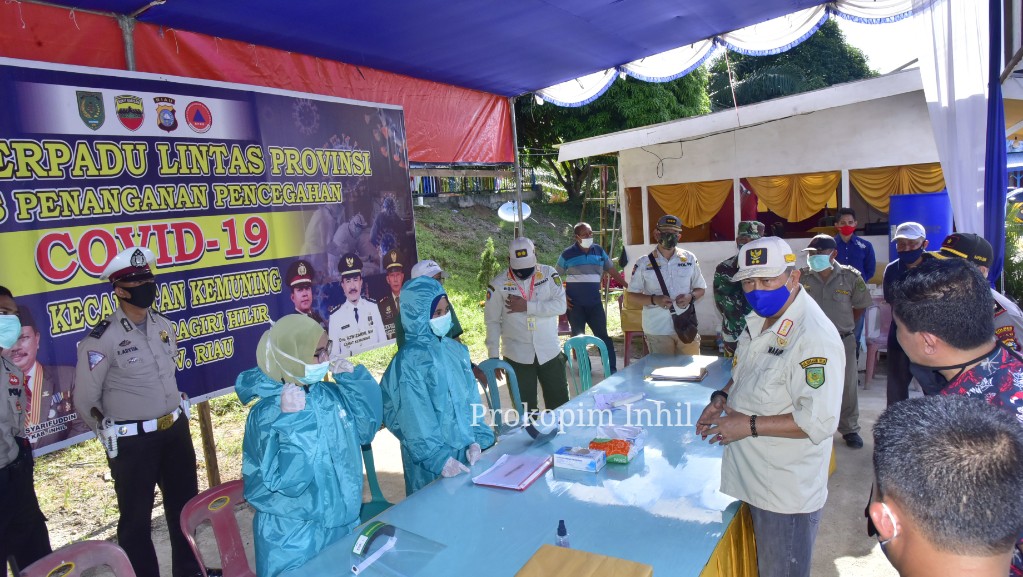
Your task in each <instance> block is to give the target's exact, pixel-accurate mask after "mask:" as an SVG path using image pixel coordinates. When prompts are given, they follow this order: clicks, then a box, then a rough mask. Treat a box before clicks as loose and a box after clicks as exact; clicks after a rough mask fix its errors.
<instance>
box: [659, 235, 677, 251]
mask: <svg viewBox="0 0 1023 577" xmlns="http://www.w3.org/2000/svg"><path fill="white" fill-rule="evenodd" d="M677 244H678V235H677V234H675V233H673V232H662V233H661V241H660V245H661V246H663V247H664V248H668V249H671V248H675V245H677Z"/></svg>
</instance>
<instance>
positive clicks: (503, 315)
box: [483, 237, 568, 411]
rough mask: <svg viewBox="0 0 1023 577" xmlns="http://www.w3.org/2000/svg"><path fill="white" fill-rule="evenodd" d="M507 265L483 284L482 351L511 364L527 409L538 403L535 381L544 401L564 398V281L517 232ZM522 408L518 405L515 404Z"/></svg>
mask: <svg viewBox="0 0 1023 577" xmlns="http://www.w3.org/2000/svg"><path fill="white" fill-rule="evenodd" d="M508 256H509V266H508V270H506V271H504V272H502V273H501V274H500V275H498V276H497V278H495V279H494V280H492V281H490V286H488V287H487V304H486V307H485V308H484V312H483V317H484V320H485V321H486V324H487V351H489V354H490V357H491V358H498V357H499V354H500V351H501V346H500V345H501V344H502V342H503V344H504V360H505V361H507V362H508V364H510V365H511V366H512V368H513V369H515V377H516V379H517V380H518V383H519V396H520V397H521V399H522V403H523V404H524V405H526V409H527V410H529V411H535V410H537V408H538V404H537V396H536V382H537V379H539V381H540V386H541V387H542V388H543V400H544V407H545V408H547V409H554V408H557V407H559V406H561V405H563V404H564V403H566V402H568V381H567V380H566V378H565V355H564V353H562V352H561V344H560V343H559V342H558V316H559V315H561V314H563V313H564V312H565V308H566V302H565V287H564V286H562V283H561V277H560V276H559V275H558V271H556V270H554V267H551V266H547V265H543V264H537V262H536V249H535V248H534V247H533V242H532V241H531V240H529V239H528V238H525V237H519V238H516V239H515V240H513V241H512V242H511V247H510V248H509V255H508ZM516 409H517V410H521V409H522V407H516Z"/></svg>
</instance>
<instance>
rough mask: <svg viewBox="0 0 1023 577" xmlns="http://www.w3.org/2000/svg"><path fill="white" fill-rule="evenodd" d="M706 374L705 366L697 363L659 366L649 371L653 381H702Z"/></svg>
mask: <svg viewBox="0 0 1023 577" xmlns="http://www.w3.org/2000/svg"><path fill="white" fill-rule="evenodd" d="M706 376H707V367H702V366H700V365H697V364H691V365H686V366H684V367H661V368H659V369H654V371H653V372H652V373H650V378H651V379H653V380H655V381H683V382H696V381H702V380H703V378H704V377H706Z"/></svg>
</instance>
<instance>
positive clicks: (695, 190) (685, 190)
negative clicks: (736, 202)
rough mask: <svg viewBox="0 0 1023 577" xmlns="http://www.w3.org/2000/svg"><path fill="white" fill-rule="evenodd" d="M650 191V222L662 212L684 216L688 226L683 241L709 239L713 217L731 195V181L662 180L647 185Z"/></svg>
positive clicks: (655, 219) (683, 218)
mask: <svg viewBox="0 0 1023 577" xmlns="http://www.w3.org/2000/svg"><path fill="white" fill-rule="evenodd" d="M647 191H649V193H650V200H651V201H652V202H650V205H649V213H650V222H651V223H653V222H656V221H657V219H658V218H660V217H661V215H663V214H673V215H675V216H677V217H679V218H680V219H682V224H683V225H684V227H685V228H684V230H683V231H682V239H681V240H682V242H697V241H705V240H710V221H711V219H713V218H714V216H715V215H717V213H718V212H719V211H720V210H721V208H722V207H723V206H724V204H725V201H726V200H728V199H729V198H731V197H732V181H731V180H711V181H706V182H687V183H683V184H661V185H656V186H650V187H647ZM655 207H656V208H655ZM729 208H730V207H729ZM655 212H656V213H657V214H656V215H655Z"/></svg>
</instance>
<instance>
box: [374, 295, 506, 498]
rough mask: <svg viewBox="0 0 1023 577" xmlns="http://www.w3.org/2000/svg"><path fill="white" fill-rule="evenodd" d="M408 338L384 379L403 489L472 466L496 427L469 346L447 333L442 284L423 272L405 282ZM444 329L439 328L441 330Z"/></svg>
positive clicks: (404, 313) (386, 421)
mask: <svg viewBox="0 0 1023 577" xmlns="http://www.w3.org/2000/svg"><path fill="white" fill-rule="evenodd" d="M399 298H400V299H401V325H402V327H404V329H405V345H404V346H403V347H401V348H400V349H398V353H397V354H396V355H395V356H394V358H393V359H391V364H390V365H389V366H388V367H387V371H386V372H384V377H383V379H382V380H381V381H380V387H381V388H382V389H383V397H384V424H385V425H386V426H387V428H388V429H390V431H391V432H392V433H394V436H395V437H397V438H398V440H399V441H400V442H401V461H402V465H403V466H404V468H405V494H406V495H411V494H412V493H414V492H415V491H418V490H419V489H422V488H423V487H425V486H426V485H428V484H430V483H431V482H432V481H433V480H434V479H436V478H437V477H439V476H444V477H454V476H455V475H458V474H461V473H467V472H468V471H469V469H468V468H467V467H466V464H468V465H474V464H475V463H476V461H477V460H479V458H480V453H481V452H482V450H483V449H486V448H487V447H490V446H491V445H493V444H494V432H493V430H491V428H490V426H489V425H487V423H486V421H485V420H484V419H483V415H484V410H483V406H482V405H480V402H479V400H480V397H479V391H478V390H477V388H476V379H475V377H473V374H472V363H471V362H470V360H469V349H468V348H466V346H465V345H463V344H462V343H459V342H458V341H454V340H452V339H449V338H448V337H446V336H443V335H446V334H447V333H448V330H449V329H450V328H451V312H450V308H449V304H448V298H447V295H446V294H445V293H444V288H443V287H442V286H441V284H440V283H439V282H437V281H436V280H434V279H432V278H430V277H427V276H422V277H419V278H416V279H413V280H411V281H409V282H408V283H407V284H406V285H405V286H404V287H403V288H402V289H401V294H400V296H399ZM438 335H441V336H438Z"/></svg>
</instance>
